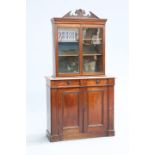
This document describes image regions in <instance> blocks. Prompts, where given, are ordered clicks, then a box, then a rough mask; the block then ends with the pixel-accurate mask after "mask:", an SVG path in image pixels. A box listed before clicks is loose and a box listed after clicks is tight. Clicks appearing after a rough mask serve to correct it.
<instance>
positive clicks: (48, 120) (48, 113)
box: [46, 85, 51, 133]
mask: <svg viewBox="0 0 155 155" xmlns="http://www.w3.org/2000/svg"><path fill="white" fill-rule="evenodd" d="M46 95H47V96H46V102H47V130H48V132H49V133H51V105H50V104H51V103H50V101H51V100H50V87H49V86H48V85H46Z"/></svg>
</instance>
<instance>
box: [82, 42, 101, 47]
mask: <svg viewBox="0 0 155 155" xmlns="http://www.w3.org/2000/svg"><path fill="white" fill-rule="evenodd" d="M83 45H88V46H92V45H102V43H99V44H93V43H83Z"/></svg>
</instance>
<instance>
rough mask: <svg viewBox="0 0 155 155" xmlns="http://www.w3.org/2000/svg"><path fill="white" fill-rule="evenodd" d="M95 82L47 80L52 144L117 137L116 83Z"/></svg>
mask: <svg viewBox="0 0 155 155" xmlns="http://www.w3.org/2000/svg"><path fill="white" fill-rule="evenodd" d="M94 78H95V79H94ZM94 78H93V79H86V78H83V79H82V78H80V79H76V80H75V79H69V80H66V79H65V80H62V79H61V80H59V78H55V80H53V79H50V78H46V83H47V108H48V110H47V112H48V113H47V117H48V119H47V120H48V123H47V124H48V126H47V136H48V138H49V140H50V141H60V140H67V139H79V138H91V137H103V136H113V135H114V123H113V120H114V83H115V79H114V78H111V77H109V78H108V77H106V78H105V77H104V78H101V77H94Z"/></svg>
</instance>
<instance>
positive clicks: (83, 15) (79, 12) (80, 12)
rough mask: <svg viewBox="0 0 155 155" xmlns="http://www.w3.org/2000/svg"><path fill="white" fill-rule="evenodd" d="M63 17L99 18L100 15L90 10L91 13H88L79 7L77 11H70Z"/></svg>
mask: <svg viewBox="0 0 155 155" xmlns="http://www.w3.org/2000/svg"><path fill="white" fill-rule="evenodd" d="M63 18H97V19H98V17H97V16H96V15H95V14H94V13H92V12H91V11H89V13H88V14H86V12H85V10H82V9H78V10H76V11H75V12H73V11H69V12H68V13H67V14H65V15H64V16H63Z"/></svg>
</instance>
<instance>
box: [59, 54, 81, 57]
mask: <svg viewBox="0 0 155 155" xmlns="http://www.w3.org/2000/svg"><path fill="white" fill-rule="evenodd" d="M77 56H79V55H75V54H68V55H66V54H62V55H59V57H77Z"/></svg>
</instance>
